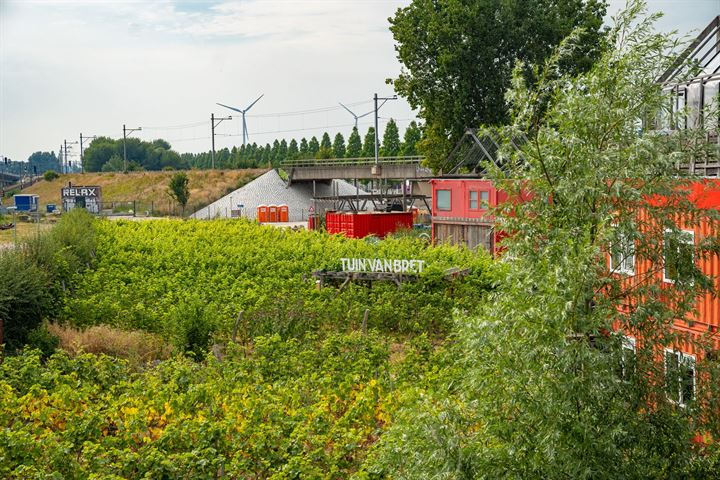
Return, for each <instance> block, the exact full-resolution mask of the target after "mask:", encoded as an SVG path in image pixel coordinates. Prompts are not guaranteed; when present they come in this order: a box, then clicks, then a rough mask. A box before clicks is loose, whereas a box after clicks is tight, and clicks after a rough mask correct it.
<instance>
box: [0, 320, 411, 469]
mask: <svg viewBox="0 0 720 480" xmlns="http://www.w3.org/2000/svg"><path fill="white" fill-rule="evenodd" d="M415 363H417V362H415ZM391 368H392V364H391V363H390V361H389V345H388V343H387V342H386V339H385V338H384V337H383V336H381V335H378V334H376V333H373V332H370V333H369V334H367V335H360V334H357V333H353V334H346V335H342V334H335V335H331V336H329V337H328V338H326V339H324V340H319V339H309V341H308V342H306V343H301V342H298V341H297V340H282V339H280V337H279V336H277V335H273V336H268V337H259V338H257V339H256V340H255V342H254V343H253V345H250V346H247V347H240V346H237V345H234V344H230V345H228V348H227V351H226V352H225V356H224V358H223V360H222V361H218V360H216V359H215V358H214V357H208V358H207V360H206V361H205V362H203V363H196V362H193V361H191V360H188V359H185V358H182V357H180V358H176V359H173V360H168V361H165V362H162V363H160V364H159V365H157V366H155V367H148V368H146V369H144V370H143V371H141V372H139V373H135V372H133V371H132V370H131V369H130V368H129V366H128V364H127V363H126V362H124V361H122V360H117V359H113V358H110V357H105V356H94V355H89V354H85V355H80V356H78V357H75V358H71V357H69V356H68V355H67V354H65V353H62V352H60V353H56V354H55V355H53V356H51V357H50V358H49V359H48V360H47V362H45V363H44V364H43V363H42V362H41V356H40V352H38V351H26V352H24V353H22V354H21V355H19V356H15V357H8V358H6V359H5V362H4V363H3V364H0V477H2V478H7V479H26V478H56V477H57V478H100V477H102V478H189V477H191V478H218V477H227V478H326V479H340V478H348V477H350V476H351V475H352V474H353V472H355V471H357V470H358V468H359V467H360V465H361V464H362V462H363V461H364V459H365V456H366V454H367V447H368V446H369V445H372V444H373V443H374V442H375V441H376V440H377V438H378V436H379V434H380V433H381V432H382V430H383V428H384V426H385V425H386V424H387V423H388V422H389V421H390V418H391V414H392V412H393V410H394V400H395V393H394V391H393V385H394V384H397V382H396V381H394V380H393V379H392V374H391Z"/></svg>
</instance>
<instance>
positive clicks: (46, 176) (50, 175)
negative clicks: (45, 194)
mask: <svg viewBox="0 0 720 480" xmlns="http://www.w3.org/2000/svg"><path fill="white" fill-rule="evenodd" d="M43 178H44V179H45V181H46V182H52V181H53V180H55V179H56V178H60V174H59V173H57V172H56V171H55V170H48V171H47V172H45V173H44V174H43Z"/></svg>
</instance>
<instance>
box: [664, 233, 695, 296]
mask: <svg viewBox="0 0 720 480" xmlns="http://www.w3.org/2000/svg"><path fill="white" fill-rule="evenodd" d="M669 233H670V234H672V233H673V230H671V229H669V228H667V229H665V237H663V282H665V283H672V284H674V283H675V279H673V278H670V277H668V276H667V273H668V272H667V265H668V259H667V255H666V251H665V243H666V242H667V234H669ZM680 234H681V238H679V239H678V241H681V242H683V243H685V244H686V245H690V246H692V261H693V263H694V262H695V232H694V231H693V230H680ZM682 234H687V235H689V238H688V239H687V240H683V239H682Z"/></svg>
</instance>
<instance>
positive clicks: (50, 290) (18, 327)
mask: <svg viewBox="0 0 720 480" xmlns="http://www.w3.org/2000/svg"><path fill="white" fill-rule="evenodd" d="M92 223H93V219H92V216H91V215H90V214H89V213H87V211H85V210H83V209H77V210H72V211H71V212H68V213H66V214H64V215H63V217H62V219H61V220H60V222H59V223H58V224H57V225H56V226H55V227H54V228H53V229H52V230H50V231H49V232H47V233H45V234H44V235H42V236H40V237H37V238H34V239H32V240H30V241H29V242H28V243H27V244H25V245H23V247H22V248H21V249H20V250H6V251H4V252H0V321H2V322H3V323H4V331H5V339H4V342H5V344H6V348H7V350H8V351H10V352H12V351H14V350H16V349H19V348H21V347H22V346H23V345H25V344H26V343H27V342H28V335H29V334H30V333H31V332H32V331H33V330H34V329H36V328H37V327H38V326H39V325H40V324H41V322H42V320H43V318H46V317H49V316H54V315H56V314H57V312H58V307H59V299H60V298H61V297H62V295H63V293H64V292H65V291H66V290H67V289H68V288H69V287H70V286H71V285H72V284H73V281H74V278H75V276H76V275H77V274H78V273H80V272H82V271H83V270H84V269H85V268H87V266H89V265H90V264H91V262H92V260H93V256H94V254H95V234H94V227H93V224H92ZM42 333H43V332H35V337H34V339H35V340H36V341H38V342H39V344H38V345H37V346H43V345H46V344H45V342H44V340H43V339H42V338H41V337H42ZM40 340H43V341H40Z"/></svg>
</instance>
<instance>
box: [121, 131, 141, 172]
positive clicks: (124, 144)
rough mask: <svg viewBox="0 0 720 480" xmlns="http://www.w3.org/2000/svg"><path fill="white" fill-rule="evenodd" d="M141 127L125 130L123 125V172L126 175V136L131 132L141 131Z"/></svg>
mask: <svg viewBox="0 0 720 480" xmlns="http://www.w3.org/2000/svg"><path fill="white" fill-rule="evenodd" d="M141 130H142V127H138V128H126V127H125V124H124V123H123V171H124V172H125V173H127V171H128V169H127V168H128V166H127V136H128V135H130V134H132V133H133V132H138V131H141Z"/></svg>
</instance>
